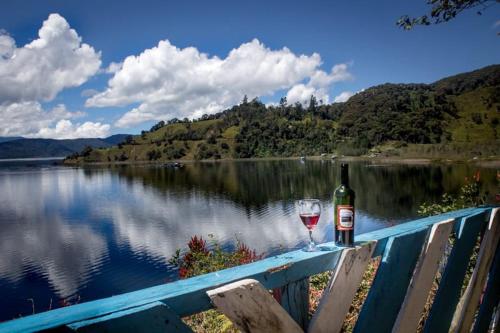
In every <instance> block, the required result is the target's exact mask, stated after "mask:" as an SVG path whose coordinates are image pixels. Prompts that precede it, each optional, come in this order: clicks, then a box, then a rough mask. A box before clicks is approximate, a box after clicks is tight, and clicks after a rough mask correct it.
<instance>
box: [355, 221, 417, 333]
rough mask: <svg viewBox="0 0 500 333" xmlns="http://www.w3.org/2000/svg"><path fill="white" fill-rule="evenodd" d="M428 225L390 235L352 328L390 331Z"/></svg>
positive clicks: (367, 330)
mask: <svg viewBox="0 0 500 333" xmlns="http://www.w3.org/2000/svg"><path fill="white" fill-rule="evenodd" d="M426 235H427V228H425V229H420V230H416V231H413V232H411V233H408V234H404V235H400V236H396V237H391V238H390V239H389V241H388V242H387V245H386V249H385V252H384V254H383V256H382V260H381V263H380V266H379V268H378V270H377V275H376V276H375V280H374V281H373V284H372V286H371V288H370V291H369V293H368V296H367V298H366V301H365V303H364V304H363V307H362V309H361V312H360V314H359V318H358V321H357V322H356V326H355V327H354V332H390V331H391V329H392V327H393V325H394V322H395V320H396V317H397V315H398V312H399V309H400V307H401V303H403V300H404V297H405V294H406V290H407V289H408V285H409V283H410V280H411V277H412V274H413V270H414V269H415V265H416V263H417V260H418V257H419V255H420V252H421V250H422V246H423V244H424V241H425V237H426Z"/></svg>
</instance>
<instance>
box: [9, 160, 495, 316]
mask: <svg viewBox="0 0 500 333" xmlns="http://www.w3.org/2000/svg"><path fill="white" fill-rule="evenodd" d="M59 163H60V162H59ZM339 167H340V164H339V163H338V162H337V163H336V162H332V161H319V160H307V161H305V162H301V161H297V160H274V161H237V162H233V161H231V162H229V161H227V162H214V163H208V162H207V163H196V164H186V166H185V168H183V169H178V170H174V169H167V168H161V167H155V166H114V167H86V168H74V167H65V166H62V165H60V164H57V163H56V162H54V161H46V160H45V161H0V295H2V297H1V298H0V320H7V319H12V318H14V317H17V316H19V315H28V314H31V313H32V312H33V307H34V311H35V312H41V311H45V310H48V309H49V308H57V307H60V306H62V305H63V304H73V303H76V302H83V301H88V300H92V299H97V298H102V297H106V296H111V295H116V294H120V293H124V292H128V291H132V290H136V289H140V288H145V287H149V286H153V285H157V284H161V283H165V282H167V281H171V280H174V279H176V278H177V272H176V271H175V269H174V268H173V267H171V266H170V265H169V263H168V261H169V259H170V258H171V256H172V255H173V254H174V253H175V251H176V249H179V248H185V247H186V244H187V242H188V241H189V239H190V238H191V237H192V236H194V235H201V236H203V237H204V238H206V239H210V236H209V235H213V238H214V239H217V241H218V242H219V243H220V244H222V245H223V246H224V247H227V248H231V247H234V245H235V244H236V241H237V240H240V241H242V242H244V243H245V244H247V245H248V246H249V247H250V248H253V249H255V250H256V251H257V252H258V253H262V254H264V255H266V256H269V255H273V254H276V253H279V252H281V251H285V250H290V249H296V248H300V247H302V246H304V245H305V244H306V241H307V239H308V236H307V230H306V228H305V227H304V226H303V225H302V224H301V222H300V220H299V217H298V215H297V213H296V211H295V206H294V202H295V200H297V199H301V198H304V197H309V198H313V197H314V198H319V199H320V200H321V201H322V205H323V212H322V215H321V218H320V221H319V224H318V227H317V228H316V229H315V230H314V233H313V236H314V238H315V239H316V240H317V241H319V242H324V241H330V240H332V238H333V228H332V211H333V208H332V203H331V201H332V200H331V199H332V193H333V190H334V189H335V187H336V186H337V184H338V180H339V174H338V173H339ZM479 169H480V171H481V179H482V181H483V182H484V184H485V185H486V187H487V188H488V189H489V191H490V193H491V194H490V198H491V196H492V195H493V193H494V192H495V191H496V190H497V187H496V186H497V183H496V169H493V168H479ZM476 170H478V167H476V166H474V165H467V164H446V165H430V166H429V165H376V164H371V163H368V162H352V163H350V183H351V187H352V188H353V189H354V190H355V191H356V214H357V215H356V218H357V219H356V226H355V232H356V233H357V234H359V233H364V232H368V231H371V230H375V229H379V228H384V227H387V226H391V225H394V224H398V223H403V222H405V221H408V220H410V219H413V218H416V217H417V216H418V214H417V209H418V207H419V205H420V204H422V203H423V202H425V201H434V200H437V199H439V197H440V196H441V195H442V194H443V193H444V192H452V193H456V192H457V191H458V189H459V188H460V186H461V185H462V184H463V183H464V182H465V177H467V176H469V177H470V176H471V175H472V174H473V173H474V172H475V171H476Z"/></svg>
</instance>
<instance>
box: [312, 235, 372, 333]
mask: <svg viewBox="0 0 500 333" xmlns="http://www.w3.org/2000/svg"><path fill="white" fill-rule="evenodd" d="M375 245H376V242H368V243H365V244H362V245H360V246H356V247H355V248H349V249H345V250H344V251H342V256H341V257H340V260H339V263H338V265H337V267H336V268H335V270H334V272H333V275H332V277H331V278H330V281H329V282H328V285H327V287H326V289H325V291H324V292H323V295H322V296H321V300H320V303H319V305H318V309H317V310H316V313H315V314H314V316H313V318H312V320H311V324H310V326H309V332H311V333H316V332H340V330H341V329H342V324H343V323H344V320H345V317H346V315H347V313H348V312H349V307H350V305H351V303H352V300H353V298H354V295H355V294H356V291H357V289H358V287H359V284H360V283H361V279H362V277H363V273H364V272H365V270H366V267H367V266H368V263H369V262H370V259H371V257H372V253H373V250H374V249H375Z"/></svg>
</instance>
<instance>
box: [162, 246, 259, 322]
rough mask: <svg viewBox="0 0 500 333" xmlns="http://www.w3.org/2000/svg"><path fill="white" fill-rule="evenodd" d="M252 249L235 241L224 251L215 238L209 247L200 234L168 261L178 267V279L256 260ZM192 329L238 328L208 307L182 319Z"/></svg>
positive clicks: (256, 255) (256, 256) (255, 254)
mask: <svg viewBox="0 0 500 333" xmlns="http://www.w3.org/2000/svg"><path fill="white" fill-rule="evenodd" d="M261 258H262V255H258V254H257V253H256V252H255V250H251V249H250V248H249V247H248V246H246V245H245V244H243V243H242V242H240V241H238V242H237V244H236V249H235V250H233V251H231V250H228V251H225V250H223V249H222V248H221V246H220V245H219V244H218V243H217V242H216V241H215V240H214V241H213V243H212V246H211V248H210V249H209V248H208V247H207V243H206V241H205V240H204V239H203V238H202V237H201V236H200V237H198V236H194V237H192V238H191V240H190V241H189V243H188V251H187V252H186V253H184V254H183V255H181V254H180V250H177V252H176V254H175V255H174V256H173V257H172V258H171V259H170V263H171V264H172V265H175V266H177V267H178V269H179V271H178V272H179V277H180V278H181V279H185V278H189V277H192V276H196V275H200V274H205V273H209V272H214V271H218V270H221V269H224V268H229V267H234V266H238V265H243V264H248V263H251V262H253V261H256V260H259V259H261ZM184 320H185V321H186V323H187V324H188V325H189V326H191V328H192V329H193V330H194V331H195V332H237V331H236V330H235V329H234V327H233V326H232V323H231V321H230V320H229V319H228V318H227V317H226V316H224V315H223V314H221V313H220V312H218V311H216V310H208V311H205V312H201V313H198V314H195V315H192V316H189V317H187V318H185V319H184Z"/></svg>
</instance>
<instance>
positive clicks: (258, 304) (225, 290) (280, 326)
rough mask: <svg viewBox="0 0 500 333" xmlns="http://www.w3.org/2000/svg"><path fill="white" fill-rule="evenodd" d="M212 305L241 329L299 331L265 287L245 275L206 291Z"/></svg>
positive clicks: (251, 332) (260, 332) (248, 331)
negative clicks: (245, 277)
mask: <svg viewBox="0 0 500 333" xmlns="http://www.w3.org/2000/svg"><path fill="white" fill-rule="evenodd" d="M207 295H208V296H209V297H210V299H211V301H212V303H213V304H214V306H215V308H216V309H217V310H219V311H221V312H222V313H224V314H225V315H226V316H227V317H228V318H229V319H230V320H231V321H232V322H233V324H234V325H235V326H236V327H237V328H238V329H239V330H241V331H242V332H245V333H301V332H304V331H303V330H302V328H300V326H299V325H298V324H297V323H296V322H295V321H294V320H293V319H292V318H291V317H290V316H289V315H288V313H287V312H286V311H285V309H283V308H282V307H281V305H280V304H279V303H278V302H277V301H276V300H275V299H274V298H273V297H272V296H271V295H270V293H269V291H268V290H266V289H264V287H263V286H262V285H261V284H260V283H259V282H258V281H256V280H252V279H245V280H241V281H237V282H234V283H231V284H228V285H225V286H223V287H220V288H217V289H214V290H209V291H207Z"/></svg>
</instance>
